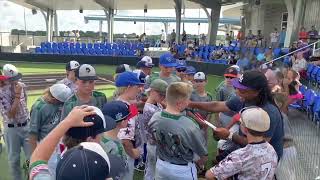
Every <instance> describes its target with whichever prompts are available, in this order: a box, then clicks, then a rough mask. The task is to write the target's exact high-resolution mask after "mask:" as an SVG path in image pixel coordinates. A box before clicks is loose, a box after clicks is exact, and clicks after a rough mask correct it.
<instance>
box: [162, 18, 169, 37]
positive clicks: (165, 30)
mask: <svg viewBox="0 0 320 180" xmlns="http://www.w3.org/2000/svg"><path fill="white" fill-rule="evenodd" d="M163 25H164V32H165V33H166V38H168V23H167V22H164V23H163ZM167 40H168V39H167Z"/></svg>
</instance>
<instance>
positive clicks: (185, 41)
mask: <svg viewBox="0 0 320 180" xmlns="http://www.w3.org/2000/svg"><path fill="white" fill-rule="evenodd" d="M186 43H187V33H186V31H185V30H183V33H182V44H186Z"/></svg>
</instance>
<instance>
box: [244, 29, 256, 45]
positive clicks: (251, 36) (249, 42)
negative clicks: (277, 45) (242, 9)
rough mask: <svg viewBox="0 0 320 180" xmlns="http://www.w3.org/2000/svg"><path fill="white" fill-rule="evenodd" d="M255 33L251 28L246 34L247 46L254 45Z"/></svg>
mask: <svg viewBox="0 0 320 180" xmlns="http://www.w3.org/2000/svg"><path fill="white" fill-rule="evenodd" d="M253 39H254V35H253V34H252V30H251V29H249V32H248V35H247V36H246V46H247V47H252V46H253V43H252V41H253Z"/></svg>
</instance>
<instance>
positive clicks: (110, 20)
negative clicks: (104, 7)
mask: <svg viewBox="0 0 320 180" xmlns="http://www.w3.org/2000/svg"><path fill="white" fill-rule="evenodd" d="M107 19H108V42H109V43H113V25H114V10H113V9H111V8H109V9H108V14H107Z"/></svg>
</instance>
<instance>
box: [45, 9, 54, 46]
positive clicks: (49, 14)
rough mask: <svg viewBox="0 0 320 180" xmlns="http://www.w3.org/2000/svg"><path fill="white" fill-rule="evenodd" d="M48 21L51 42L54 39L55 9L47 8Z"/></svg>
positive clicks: (48, 33)
mask: <svg viewBox="0 0 320 180" xmlns="http://www.w3.org/2000/svg"><path fill="white" fill-rule="evenodd" d="M46 18H47V19H46V21H47V24H48V27H47V41H48V42H51V41H52V31H53V27H52V26H53V11H52V10H51V9H48V10H47V17H46Z"/></svg>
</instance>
